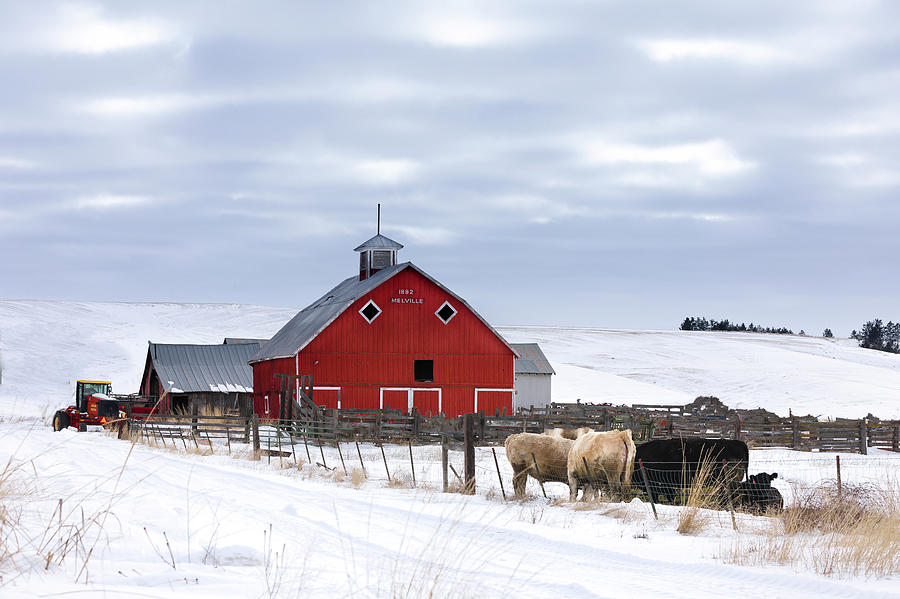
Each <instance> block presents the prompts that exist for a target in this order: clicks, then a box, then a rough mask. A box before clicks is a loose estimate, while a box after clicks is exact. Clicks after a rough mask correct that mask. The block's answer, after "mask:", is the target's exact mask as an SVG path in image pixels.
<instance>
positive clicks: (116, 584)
mask: <svg viewBox="0 0 900 599" xmlns="http://www.w3.org/2000/svg"><path fill="white" fill-rule="evenodd" d="M292 314H293V310H286V309H274V308H263V307H249V306H232V305H177V304H86V303H67V302H0V360H2V364H3V380H2V385H0V473H2V472H3V466H4V465H5V464H6V463H7V461H8V460H9V461H10V464H11V468H12V470H13V471H12V474H11V476H3V475H2V474H0V508H2V509H4V510H6V511H5V512H2V513H0V522H4V523H17V524H16V526H15V527H14V528H13V529H12V530H14V531H15V536H12V537H9V536H7V537H4V536H3V535H0V577H2V578H0V597H4V598H5V597H56V596H80V595H88V596H91V595H98V596H103V597H126V596H127V597H216V598H217V599H222V598H230V597H236V598H237V597H241V598H243V597H306V596H315V597H319V596H321V597H326V596H327V597H351V596H352V597H356V596H361V597H429V596H431V597H507V596H514V595H517V596H523V597H554V598H557V597H559V596H588V597H623V596H627V597H634V598H644V597H647V598H651V597H652V598H654V599H655V598H658V597H698V598H705V597H716V598H718V597H722V596H728V597H740V598H747V597H766V598H772V597H792V598H798V599H799V598H805V597H810V598H812V597H841V598H847V597H850V598H852V597H865V598H866V599H871V598H878V597H898V598H900V590H898V589H900V585H898V582H900V577H898V576H897V575H894V576H893V577H892V578H887V579H885V578H878V577H867V576H865V575H864V574H840V575H833V576H823V575H822V574H821V573H818V572H816V571H814V570H811V569H809V568H805V567H800V566H796V565H795V566H774V565H768V566H753V567H750V566H739V565H732V564H729V563H727V560H725V559H723V558H724V556H726V555H728V554H729V552H730V551H731V550H732V548H733V547H734V546H735V545H738V546H742V545H741V544H742V543H744V542H745V541H748V540H751V541H752V540H758V539H765V538H767V537H765V534H764V531H766V530H770V529H771V528H772V522H771V519H769V518H766V517H759V516H750V515H745V514H738V516H737V528H738V532H735V531H734V530H733V529H732V523H731V518H730V516H729V514H728V513H727V512H710V513H709V516H710V518H711V520H710V522H709V524H708V525H707V526H706V527H705V528H704V529H703V530H702V532H701V533H700V534H697V535H691V536H687V535H681V534H679V533H678V532H677V531H676V527H677V519H678V516H679V514H680V513H681V510H682V509H683V508H678V507H673V506H660V519H659V520H658V521H657V520H654V518H653V515H652V513H651V511H650V508H649V506H648V505H647V504H645V503H641V502H640V501H637V500H634V501H632V502H631V503H618V504H608V505H601V506H593V507H589V508H588V509H580V506H573V505H572V504H569V503H568V502H566V501H560V499H561V498H563V497H565V496H566V494H567V488H566V487H565V486H564V485H561V484H558V483H551V484H548V485H547V492H548V494H549V495H550V500H549V501H548V500H545V499H544V498H543V497H542V496H541V492H540V488H539V487H538V486H537V484H536V483H534V481H529V485H528V492H529V493H530V498H529V499H527V500H525V501H521V502H504V501H503V500H502V498H501V497H500V487H499V482H498V481H497V474H496V471H495V470H494V462H493V456H492V454H491V452H490V449H489V448H479V449H478V456H477V457H478V468H477V469H476V474H477V480H478V489H477V494H476V495H475V496H463V495H459V494H444V493H441V492H440V491H439V489H440V480H441V471H440V467H439V456H440V450H439V449H438V448H436V447H417V448H415V468H416V479H417V482H418V485H417V486H416V487H412V485H411V482H410V481H411V472H410V466H409V454H408V450H407V448H406V447H405V446H401V447H387V448H386V452H387V461H388V466H389V468H390V470H391V475H392V477H393V478H394V479H395V480H398V479H399V480H400V481H401V484H399V485H395V486H393V487H391V486H388V483H387V475H386V473H385V471H384V464H383V462H382V461H381V452H380V450H379V449H377V448H375V447H372V446H364V447H363V448H362V451H363V461H364V464H365V467H366V471H367V473H368V476H369V479H368V480H364V479H361V478H360V476H359V474H360V473H361V472H357V473H356V474H355V475H354V473H353V469H355V468H357V467H358V465H359V464H358V458H357V457H356V454H355V447H354V446H346V447H345V451H344V457H345V459H346V463H347V468H348V469H350V470H351V473H350V475H349V476H341V474H342V470H341V468H340V466H339V463H340V462H339V458H338V456H337V452H336V450H335V449H333V448H325V450H324V451H325V452H326V453H325V457H326V461H327V463H328V465H329V466H332V467H337V468H336V471H334V472H332V471H326V470H325V469H323V468H320V467H317V466H310V465H309V464H307V463H305V462H306V454H305V451H304V450H303V449H302V448H300V447H299V446H298V447H297V455H298V458H299V459H300V461H301V468H299V469H298V468H297V467H296V466H295V462H294V459H293V458H286V459H284V460H278V459H272V460H271V462H270V461H268V460H266V459H265V458H264V459H263V460H262V461H259V462H254V461H251V460H249V459H248V457H249V456H248V455H247V453H246V450H245V449H242V448H241V447H240V446H237V445H235V446H234V447H233V448H232V450H233V453H232V454H231V455H229V454H228V452H227V450H226V448H224V447H221V446H219V447H216V448H215V452H214V453H213V454H211V455H200V454H197V453H190V452H185V451H174V450H172V449H171V448H169V449H162V448H156V447H148V446H146V445H142V444H136V445H134V446H133V447H132V445H131V444H129V443H127V442H125V441H119V440H117V439H115V438H112V437H107V436H105V435H103V434H100V433H76V432H74V431H71V430H66V431H61V432H59V433H54V432H52V431H50V429H49V427H48V426H47V424H46V418H47V417H48V416H49V414H50V413H52V410H53V409H55V408H56V407H57V406H62V405H64V404H65V403H66V401H67V400H68V399H69V397H70V396H71V393H72V388H73V386H74V380H75V379H77V378H84V377H109V378H111V380H112V381H113V382H114V388H115V389H116V390H117V391H123V392H124V391H133V390H135V389H136V387H137V380H138V378H139V376H140V373H141V370H142V367H143V360H144V357H145V353H146V342H147V340H153V341H159V342H197V343H214V342H221V340H222V337H225V336H233V337H266V336H268V335H271V334H272V333H273V332H274V331H275V330H277V329H278V328H279V327H280V326H281V324H283V322H285V321H286V319H287V318H289V317H290V316H291V315H292ZM500 330H501V332H502V333H503V334H504V335H506V336H507V337H508V338H509V339H510V340H511V341H538V342H539V343H541V345H542V347H543V348H544V351H545V352H546V353H547V355H548V356H549V357H550V359H551V361H552V362H553V365H554V367H555V368H556V369H557V371H558V372H559V376H557V377H556V379H555V380H554V395H555V397H556V398H557V399H558V400H567V399H575V398H581V399H583V400H587V401H617V402H619V401H622V402H629V403H630V402H641V403H684V402H686V401H690V400H691V399H693V397H694V396H696V395H700V394H714V395H717V396H719V397H720V398H722V399H723V401H725V402H726V403H728V404H729V405H744V406H753V407H755V406H756V405H762V406H763V407H766V408H769V409H772V410H775V411H778V412H786V411H787V409H788V408H791V409H792V410H793V411H794V412H806V411H811V412H813V413H823V414H829V415H846V416H854V415H858V414H865V413H866V412H869V411H871V412H873V413H875V414H878V415H881V416H882V417H886V416H895V417H896V416H897V415H898V414H897V410H898V408H897V405H898V403H900V369H898V361H897V357H896V356H886V355H882V354H878V353H875V352H866V351H863V350H859V349H858V348H855V347H853V344H852V342H846V341H836V342H830V341H826V340H822V339H815V338H800V337H769V336H762V335H738V334H698V333H679V332H630V331H608V330H584V329H580V330H574V329H551V328H522V327H500ZM806 406H808V407H806ZM314 451H315V450H314ZM312 456H313V459H314V461H315V460H316V458H317V456H316V454H315V453H313V454H312ZM498 458H499V462H500V467H501V474H502V476H503V477H504V479H505V482H506V488H507V490H508V489H509V487H510V485H511V471H510V468H509V465H508V463H506V460H505V457H504V455H503V451H502V448H499V450H498ZM750 459H751V466H750V468H751V472H760V471H765V472H778V473H779V478H778V479H777V480H776V486H777V487H778V488H779V489H780V490H781V491H782V492H783V493H784V495H785V497H786V499H788V500H789V501H790V500H791V498H792V497H793V493H794V492H795V491H796V490H798V489H801V490H802V489H803V488H805V487H807V486H809V485H812V484H815V483H817V482H819V481H821V480H823V479H827V478H833V477H834V471H835V456H834V454H807V453H801V452H792V451H788V450H758V451H753V452H752V453H751V458H750ZM841 462H842V475H843V480H844V483H845V484H847V485H853V484H857V483H866V482H868V483H872V482H874V483H877V484H880V485H884V484H886V481H888V482H891V483H892V484H893V485H894V486H895V488H900V487H897V485H898V483H900V456H898V455H895V454H890V453H889V452H883V451H877V450H874V451H872V452H871V453H870V455H868V456H859V455H850V454H843V455H841ZM451 463H453V464H454V465H455V467H456V468H457V470H459V469H460V467H461V465H462V457H461V455H460V454H459V453H458V452H452V453H451ZM9 471H10V467H7V472H9ZM354 479H356V480H354ZM60 500H62V501H61V503H60ZM60 505H61V506H62V510H60V509H59V507H60ZM0 530H2V531H9V530H11V529H10V527H9V525H7V524H5V525H4V527H3V528H0ZM4 547H13V548H15V549H18V552H17V553H16V554H15V555H13V556H12V557H11V558H8V559H4V558H3V551H2V550H3V548H4Z"/></svg>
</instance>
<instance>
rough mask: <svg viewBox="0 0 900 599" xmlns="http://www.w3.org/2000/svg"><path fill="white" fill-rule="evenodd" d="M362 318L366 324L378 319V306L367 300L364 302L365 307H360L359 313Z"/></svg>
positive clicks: (379, 309) (379, 310)
mask: <svg viewBox="0 0 900 599" xmlns="http://www.w3.org/2000/svg"><path fill="white" fill-rule="evenodd" d="M359 313H360V314H361V315H362V317H363V318H365V319H366V322H368V323H369V324H372V321H373V320H375V319H376V318H378V315H379V314H381V308H379V307H378V304H376V303H375V302H373V301H372V300H369V301H368V302H366V305H365V306H363V307H362V309H361V310H360V311H359Z"/></svg>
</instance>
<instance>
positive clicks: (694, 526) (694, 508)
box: [676, 459, 725, 535]
mask: <svg viewBox="0 0 900 599" xmlns="http://www.w3.org/2000/svg"><path fill="white" fill-rule="evenodd" d="M714 467H715V464H714V462H713V461H712V460H710V459H703V460H701V461H700V467H699V469H698V470H697V474H696V476H695V477H694V480H693V482H692V483H691V486H690V488H689V489H688V490H687V496H686V497H685V501H684V507H683V508H681V509H680V510H679V511H678V518H677V522H678V525H677V526H676V530H677V531H678V532H679V533H681V534H683V535H697V534H700V533H701V532H703V531H704V530H706V529H707V528H708V527H709V525H710V524H711V523H712V521H713V512H712V510H714V509H717V508H719V507H721V506H720V505H719V503H720V502H719V500H718V498H719V497H721V496H722V494H723V491H725V488H724V485H725V483H723V482H722V481H721V480H715V479H714V477H713V470H714ZM687 477H688V475H687V473H686V472H684V471H682V479H683V480H686V479H687Z"/></svg>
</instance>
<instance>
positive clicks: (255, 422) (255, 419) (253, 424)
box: [225, 413, 259, 460]
mask: <svg viewBox="0 0 900 599" xmlns="http://www.w3.org/2000/svg"><path fill="white" fill-rule="evenodd" d="M250 429H251V430H252V432H253V459H254V460H258V459H259V414H256V413H254V414H253V416H251V417H250ZM225 434H226V435H227V436H229V437H230V435H228V431H227V430H226V432H225Z"/></svg>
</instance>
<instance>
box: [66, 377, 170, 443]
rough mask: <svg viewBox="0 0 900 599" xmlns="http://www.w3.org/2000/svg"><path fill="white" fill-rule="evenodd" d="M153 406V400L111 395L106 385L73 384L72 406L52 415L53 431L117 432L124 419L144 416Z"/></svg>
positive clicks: (101, 383) (88, 382)
mask: <svg viewBox="0 0 900 599" xmlns="http://www.w3.org/2000/svg"><path fill="white" fill-rule="evenodd" d="M155 405H156V398H149V397H146V396H140V395H113V392H112V383H111V382H110V381H77V382H76V384H75V405H72V406H69V407H67V408H66V409H64V410H59V411H57V412H56V414H54V415H53V430H55V431H60V430H62V429H64V428H68V427H70V426H71V427H73V428H76V429H78V430H79V431H85V430H87V427H88V426H102V427H104V428H106V427H109V426H114V425H118V426H119V430H120V431H121V430H122V429H123V427H124V423H125V422H126V420H125V419H126V418H128V417H136V418H142V417H146V416H148V415H149V414H150V413H151V412H153V409H154V407H155Z"/></svg>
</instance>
